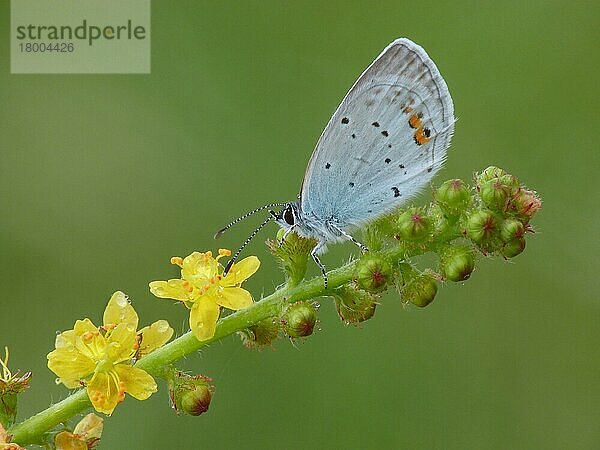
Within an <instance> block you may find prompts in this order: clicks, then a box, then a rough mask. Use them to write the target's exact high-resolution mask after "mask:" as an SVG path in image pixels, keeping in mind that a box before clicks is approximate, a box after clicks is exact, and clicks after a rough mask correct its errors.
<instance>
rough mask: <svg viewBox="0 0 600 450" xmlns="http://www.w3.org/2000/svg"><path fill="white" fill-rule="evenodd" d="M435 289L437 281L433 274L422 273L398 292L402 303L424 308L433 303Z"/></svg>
mask: <svg viewBox="0 0 600 450" xmlns="http://www.w3.org/2000/svg"><path fill="white" fill-rule="evenodd" d="M437 289H438V288H437V280H436V279H435V277H434V276H433V274H431V273H428V272H424V273H422V274H418V275H417V276H415V277H414V278H411V279H410V280H409V281H408V282H407V283H406V284H405V285H404V286H403V287H402V289H401V290H400V295H401V297H402V300H403V301H405V302H411V303H412V304H414V305H417V306H418V307H420V308H424V307H425V306H427V305H429V304H430V303H431V302H432V301H433V299H434V298H435V294H437Z"/></svg>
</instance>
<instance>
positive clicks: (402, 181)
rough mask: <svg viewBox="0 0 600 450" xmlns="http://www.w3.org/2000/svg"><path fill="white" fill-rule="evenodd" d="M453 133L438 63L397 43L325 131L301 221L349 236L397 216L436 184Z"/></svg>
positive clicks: (306, 189) (353, 90)
mask: <svg viewBox="0 0 600 450" xmlns="http://www.w3.org/2000/svg"><path fill="white" fill-rule="evenodd" d="M453 130H454V107H453V103H452V98H451V97H450V92H449V91H448V87H447V86H446V82H445V81H444V80H443V78H442V76H441V75H440V72H439V70H438V69H437V67H436V66H435V64H434V62H433V61H432V60H431V58H429V56H428V55H427V53H425V50H423V49H422V48H421V47H420V46H419V45H417V44H415V43H414V42H412V41H410V40H408V39H404V38H402V39H397V40H395V41H394V42H392V43H391V44H390V45H388V46H387V47H386V48H385V49H384V50H383V52H382V53H381V54H380V55H379V56H378V57H377V59H375V61H373V63H372V64H371V65H370V66H369V67H368V68H367V69H366V70H365V71H364V72H363V74H362V75H361V76H360V77H359V78H358V80H357V81H356V83H355V84H354V86H352V88H351V89H350V91H349V92H348V94H346V97H345V98H344V99H343V100H342V103H341V104H340V106H339V107H338V109H337V110H336V111H335V113H334V114H333V117H332V118H331V119H330V121H329V123H328V124H327V126H326V127H325V130H324V131H323V134H322V135H321V138H320V139H319V142H318V143H317V146H316V148H315V150H314V152H313V154H312V157H311V159H310V161H309V164H308V168H307V171H306V175H305V177H304V181H303V184H302V191H301V198H300V205H301V208H302V211H303V214H306V215H308V216H310V217H312V218H313V220H314V219H316V221H325V220H331V219H333V220H335V221H337V224H338V226H339V227H341V228H343V229H348V228H352V227H357V226H360V225H362V224H364V223H366V222H369V221H370V220H373V219H375V218H377V217H379V216H381V215H383V214H385V213H387V212H389V211H391V210H392V209H394V208H396V207H397V206H399V205H401V204H402V203H404V202H405V201H406V200H407V199H408V198H409V197H411V196H414V195H415V194H417V193H418V191H419V190H420V189H421V188H423V187H424V186H426V185H427V184H428V183H429V181H430V180H431V179H432V178H433V176H434V175H435V173H436V172H437V170H439V168H440V167H441V166H442V163H443V162H444V159H445V157H446V151H447V149H448V146H449V145H450V139H451V137H452V132H453Z"/></svg>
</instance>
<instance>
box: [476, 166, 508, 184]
mask: <svg viewBox="0 0 600 450" xmlns="http://www.w3.org/2000/svg"><path fill="white" fill-rule="evenodd" d="M503 175H506V171H505V170H503V169H500V168H499V167H496V166H490V167H488V168H487V169H485V170H484V171H483V172H481V173H479V174H477V175H475V181H476V183H477V185H478V186H479V185H481V184H483V183H485V182H486V181H489V180H493V179H494V178H500V177H501V176H503Z"/></svg>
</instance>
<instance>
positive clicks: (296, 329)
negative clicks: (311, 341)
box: [281, 302, 317, 338]
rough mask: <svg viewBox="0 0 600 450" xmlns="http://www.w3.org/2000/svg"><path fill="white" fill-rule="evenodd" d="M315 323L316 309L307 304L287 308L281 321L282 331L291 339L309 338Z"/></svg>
mask: <svg viewBox="0 0 600 450" xmlns="http://www.w3.org/2000/svg"><path fill="white" fill-rule="evenodd" d="M316 322H317V308H315V306H314V305H313V304H311V303H308V302H298V303H294V304H292V305H290V306H288V308H287V309H286V311H285V313H284V314H283V317H282V319H281V323H282V324H283V329H284V331H285V332H286V333H287V335H288V336H289V337H291V338H298V337H306V336H310V335H311V334H312V333H313V329H314V327H315V323H316Z"/></svg>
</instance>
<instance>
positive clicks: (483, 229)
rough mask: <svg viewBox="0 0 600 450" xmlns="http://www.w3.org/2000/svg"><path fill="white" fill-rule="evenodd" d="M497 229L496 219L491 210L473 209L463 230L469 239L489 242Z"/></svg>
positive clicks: (479, 242)
mask: <svg viewBox="0 0 600 450" xmlns="http://www.w3.org/2000/svg"><path fill="white" fill-rule="evenodd" d="M497 231H498V219H496V217H495V216H494V214H493V213H492V212H491V211H487V210H477V211H474V212H473V213H472V214H471V215H469V217H468V218H467V221H466V226H465V232H466V235H467V237H468V238H469V239H471V240H472V241H473V242H476V243H478V244H481V243H484V242H489V241H490V240H491V239H492V238H493V237H494V236H495V235H496V233H497Z"/></svg>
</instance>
